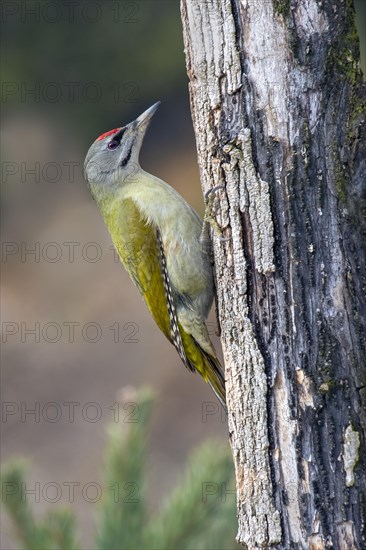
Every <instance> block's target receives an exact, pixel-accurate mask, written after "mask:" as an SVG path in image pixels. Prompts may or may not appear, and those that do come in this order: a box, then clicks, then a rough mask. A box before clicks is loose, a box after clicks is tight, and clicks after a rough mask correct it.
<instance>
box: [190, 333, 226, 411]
mask: <svg viewBox="0 0 366 550" xmlns="http://www.w3.org/2000/svg"><path fill="white" fill-rule="evenodd" d="M197 346H198V347H199V348H200V351H201V353H202V355H203V357H204V359H205V363H206V369H205V373H204V374H203V377H204V378H205V380H206V381H207V382H208V383H209V384H210V386H211V388H212V390H213V391H214V393H215V394H216V397H217V398H218V400H219V401H220V403H221V405H222V406H223V407H224V409H225V411H226V410H227V407H226V391H225V378H224V373H223V368H222V366H221V364H220V361H219V360H218V358H217V357H214V356H212V355H210V354H208V353H206V352H205V350H203V349H202V348H201V346H200V345H199V344H198V343H197Z"/></svg>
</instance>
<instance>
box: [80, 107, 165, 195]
mask: <svg viewBox="0 0 366 550" xmlns="http://www.w3.org/2000/svg"><path fill="white" fill-rule="evenodd" d="M159 105H160V101H158V102H157V103H155V104H154V105H152V107H150V108H149V109H147V110H146V111H145V112H144V113H142V114H141V115H140V116H139V117H138V118H137V119H136V120H134V121H133V122H130V124H127V126H122V127H120V128H115V129H114V130H110V131H109V132H106V133H105V134H102V135H101V136H99V137H98V139H96V140H95V141H94V143H93V145H92V146H91V147H90V149H89V151H88V153H87V155H86V158H85V162H84V177H85V179H86V180H87V181H88V182H89V183H90V184H91V185H92V187H95V186H99V185H98V184H100V185H102V186H105V185H108V186H120V185H121V184H122V183H123V182H126V181H131V180H132V177H133V175H135V174H136V173H137V172H138V170H139V167H140V165H139V154H140V149H141V145H142V142H143V139H144V136H145V133H146V130H147V128H148V126H149V123H150V120H151V118H152V116H153V115H154V113H155V111H156V110H157V108H158V107H159Z"/></svg>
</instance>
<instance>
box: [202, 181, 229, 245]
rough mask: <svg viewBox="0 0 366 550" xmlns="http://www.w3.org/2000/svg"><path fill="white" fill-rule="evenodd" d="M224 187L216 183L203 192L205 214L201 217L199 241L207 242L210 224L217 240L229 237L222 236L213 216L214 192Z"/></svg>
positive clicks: (225, 239) (224, 239)
mask: <svg viewBox="0 0 366 550" xmlns="http://www.w3.org/2000/svg"><path fill="white" fill-rule="evenodd" d="M223 189H225V186H224V185H216V186H215V187H212V188H211V189H209V190H208V191H206V193H205V215H204V218H203V227H202V233H201V239H200V240H201V242H202V243H204V242H207V241H208V240H209V232H208V227H209V226H211V227H212V229H213V230H214V233H215V235H216V236H217V237H218V239H219V241H221V242H225V241H229V240H230V237H223V236H222V229H221V227H220V226H219V224H218V223H217V221H216V219H215V218H214V217H213V209H214V208H213V206H214V202H215V198H216V193H217V192H218V191H221V190H223Z"/></svg>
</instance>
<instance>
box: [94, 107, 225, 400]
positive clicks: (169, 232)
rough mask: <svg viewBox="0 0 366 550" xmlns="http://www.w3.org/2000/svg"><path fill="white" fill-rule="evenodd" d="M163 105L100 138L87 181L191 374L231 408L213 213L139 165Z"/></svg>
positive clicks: (145, 295) (123, 254)
mask: <svg viewBox="0 0 366 550" xmlns="http://www.w3.org/2000/svg"><path fill="white" fill-rule="evenodd" d="M159 104H160V101H159V102H157V103H155V104H154V105H152V107H150V108H149V109H147V110H146V111H145V112H144V113H142V114H141V115H140V116H139V117H138V118H137V119H136V120H135V121H133V122H131V123H129V124H127V125H126V126H122V127H120V128H115V129H114V130H110V131H109V132H106V133H104V134H102V135H101V136H99V137H98V138H97V139H96V141H95V142H94V143H93V144H92V146H91V147H90V149H89V151H88V153H87V155H86V158H85V163H84V177H85V179H86V181H87V182H88V184H89V187H90V191H91V194H92V196H93V198H94V200H95V201H96V203H97V205H98V207H99V209H100V212H101V214H102V217H103V219H104V222H105V224H106V226H107V229H108V231H109V233H110V235H111V237H112V241H113V243H114V246H115V248H116V250H117V252H118V255H119V257H120V259H121V261H122V263H123V265H124V267H125V268H126V270H127V272H128V273H129V275H130V277H131V279H132V280H133V282H134V283H135V285H136V286H137V288H138V290H139V291H140V293H141V295H142V297H143V299H144V300H145V303H146V305H147V307H148V309H149V311H150V313H151V314H152V316H153V318H154V320H155V322H156V324H157V325H158V327H159V328H160V330H161V331H162V332H163V333H164V335H165V336H166V337H167V338H168V340H169V341H170V342H171V343H172V344H173V345H174V346H175V348H176V350H177V351H178V353H179V355H180V358H181V359H182V361H183V363H184V365H185V366H186V367H187V369H188V370H190V371H191V372H196V371H198V372H199V374H200V375H201V376H202V377H203V378H204V380H205V381H206V382H208V383H209V384H210V386H211V388H212V389H213V391H214V392H215V394H216V395H217V397H218V399H219V400H220V402H221V403H222V405H223V406H224V407H225V408H226V404H225V403H226V401H225V379H224V374H223V369H222V367H221V365H220V362H219V360H218V358H217V356H216V352H215V350H214V347H213V345H212V343H211V341H210V338H209V335H208V331H207V327H206V324H205V321H206V319H207V315H208V313H209V311H210V308H211V305H212V300H213V296H214V282H213V274H212V267H211V263H210V258H209V253H208V250H207V239H208V237H207V220H209V215H208V216H205V220H204V222H203V223H202V220H201V219H200V217H199V216H198V214H197V213H196V212H195V210H194V209H193V208H192V207H191V206H190V205H189V204H188V203H187V202H186V201H185V200H184V199H183V197H182V196H181V195H179V193H178V192H177V191H176V190H175V189H173V188H172V187H171V186H170V185H168V184H167V183H165V182H164V181H162V180H160V179H159V178H157V177H155V176H153V175H151V174H149V173H147V172H145V171H144V170H143V169H142V168H141V167H140V163H139V154H140V149H141V146H142V143H143V140H144V137H145V133H146V130H147V128H148V126H149V124H150V121H151V118H152V117H153V115H154V113H155V112H156V110H157V108H158V107H159ZM208 202H212V201H208Z"/></svg>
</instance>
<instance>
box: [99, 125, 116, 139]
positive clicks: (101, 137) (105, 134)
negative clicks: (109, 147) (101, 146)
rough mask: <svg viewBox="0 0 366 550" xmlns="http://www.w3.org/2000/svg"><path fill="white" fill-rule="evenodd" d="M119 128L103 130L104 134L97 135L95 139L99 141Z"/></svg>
mask: <svg viewBox="0 0 366 550" xmlns="http://www.w3.org/2000/svg"><path fill="white" fill-rule="evenodd" d="M118 130H119V128H115V129H114V130H109V132H105V133H104V134H102V135H101V136H99V137H98V139H97V140H96V141H99V140H101V139H104V138H106V137H108V136H111V135H112V134H114V133H115V132H117V131H118Z"/></svg>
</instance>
